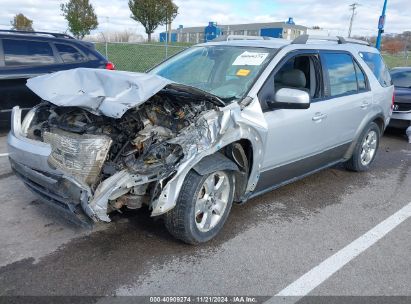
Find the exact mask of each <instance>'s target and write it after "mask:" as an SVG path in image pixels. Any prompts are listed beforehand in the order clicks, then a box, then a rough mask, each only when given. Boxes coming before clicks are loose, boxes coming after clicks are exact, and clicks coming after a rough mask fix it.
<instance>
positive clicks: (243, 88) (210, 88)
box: [150, 45, 276, 101]
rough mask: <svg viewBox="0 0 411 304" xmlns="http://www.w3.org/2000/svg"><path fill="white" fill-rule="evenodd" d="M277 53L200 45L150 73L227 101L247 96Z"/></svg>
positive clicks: (169, 60) (266, 49) (172, 58)
mask: <svg viewBox="0 0 411 304" xmlns="http://www.w3.org/2000/svg"><path fill="white" fill-rule="evenodd" d="M275 52H276V50H275V49H268V48H254V47H241V46H218V45H216V46H213V45H205V46H196V47H192V48H189V49H187V50H185V51H183V52H181V53H179V54H177V55H176V56H174V57H171V58H170V59H168V60H166V61H165V62H163V63H161V64H160V65H158V66H157V67H155V68H154V69H152V70H151V71H150V73H152V74H157V75H159V76H162V77H164V78H167V79H170V80H172V81H175V82H178V83H181V84H185V85H189V86H192V87H195V88H199V89H201V90H204V91H206V92H208V93H211V94H214V95H216V96H218V97H220V98H221V99H223V100H225V101H233V100H236V99H239V98H242V97H244V96H245V94H246V93H247V92H248V90H249V89H250V88H251V86H252V85H253V83H254V82H255V80H256V79H257V77H258V75H259V74H260V72H261V71H263V70H264V69H265V67H266V66H267V64H268V63H269V62H270V60H271V59H272V57H273V56H274V54H275Z"/></svg>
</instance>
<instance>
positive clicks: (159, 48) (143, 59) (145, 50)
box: [96, 42, 188, 72]
mask: <svg viewBox="0 0 411 304" xmlns="http://www.w3.org/2000/svg"><path fill="white" fill-rule="evenodd" d="M187 47H188V46H187V45H165V44H160V43H158V44H143V43H121V42H115V43H113V42H111V43H96V49H97V50H98V51H99V52H100V53H101V54H103V55H104V56H106V58H107V59H108V60H110V61H111V62H112V63H114V64H115V66H116V69H117V70H124V71H131V72H145V71H146V70H148V69H150V68H152V67H153V66H155V65H157V64H159V63H160V62H162V61H164V60H165V59H167V58H169V57H170V56H173V55H175V54H177V53H179V52H181V51H182V50H185V49H186V48H187Z"/></svg>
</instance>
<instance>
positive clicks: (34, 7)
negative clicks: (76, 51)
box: [0, 0, 411, 36]
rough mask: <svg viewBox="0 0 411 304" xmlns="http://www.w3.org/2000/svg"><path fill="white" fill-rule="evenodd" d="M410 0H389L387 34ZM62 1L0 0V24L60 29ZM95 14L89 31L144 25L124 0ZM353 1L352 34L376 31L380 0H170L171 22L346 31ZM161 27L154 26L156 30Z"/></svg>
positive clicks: (397, 27)
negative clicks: (22, 20)
mask: <svg viewBox="0 0 411 304" xmlns="http://www.w3.org/2000/svg"><path fill="white" fill-rule="evenodd" d="M67 1H68V0H67ZM410 1H411V0H388V9H387V18H386V27H385V32H386V33H401V32H403V31H406V30H408V31H411V3H410ZM62 2H65V0H0V5H1V6H0V7H1V10H0V28H1V29H8V28H9V27H10V26H9V24H10V20H12V18H13V16H14V15H15V14H17V13H23V14H24V15H26V16H27V17H29V18H30V19H32V20H33V21H34V23H33V27H34V29H35V30H38V31H40V30H46V31H55V32H64V31H65V30H67V22H66V21H65V19H64V17H63V16H62V15H61V11H60V3H62ZM90 2H91V3H92V5H93V6H94V8H95V12H96V14H97V16H98V19H99V27H98V28H97V29H96V30H95V31H94V33H99V32H105V31H122V30H125V29H127V30H130V31H133V32H135V33H138V34H144V28H143V27H142V26H141V25H139V24H138V23H137V22H136V21H134V20H132V19H131V18H130V10H129V8H128V0H90ZM353 2H358V3H359V4H360V6H359V7H358V9H357V15H356V16H355V20H354V25H353V35H364V36H370V35H375V34H376V31H377V30H376V28H377V23H378V17H379V15H380V14H381V10H382V5H383V0H337V1H336V0H258V1H256V0H254V1H253V0H207V1H200V0H174V3H176V4H177V5H178V6H179V15H178V16H177V18H176V19H175V21H174V23H173V28H176V27H177V26H178V25H180V24H181V25H183V26H184V27H189V26H206V25H207V24H208V22H209V21H214V22H217V24H235V23H253V22H278V21H286V20H288V17H293V18H294V21H295V23H296V24H300V25H305V26H308V27H312V26H320V27H321V28H325V29H327V30H329V32H330V34H331V35H343V36H347V33H348V27H349V20H350V16H351V12H350V10H349V5H350V4H351V3H353ZM162 30H164V27H159V28H158V29H157V30H156V32H155V33H159V32H160V31H162Z"/></svg>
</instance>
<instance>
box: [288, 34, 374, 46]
mask: <svg viewBox="0 0 411 304" xmlns="http://www.w3.org/2000/svg"><path fill="white" fill-rule="evenodd" d="M308 40H320V41H321V40H325V41H334V42H336V43H338V44H348V43H351V44H361V45H367V46H370V43H369V42H367V41H363V40H358V39H352V38H344V37H341V36H336V37H333V36H313V35H301V36H298V37H297V38H295V39H294V40H293V41H292V42H291V44H307V42H308Z"/></svg>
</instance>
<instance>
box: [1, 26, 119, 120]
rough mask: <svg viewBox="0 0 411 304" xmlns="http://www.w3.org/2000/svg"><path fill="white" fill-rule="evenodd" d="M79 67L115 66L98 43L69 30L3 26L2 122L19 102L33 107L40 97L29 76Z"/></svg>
mask: <svg viewBox="0 0 411 304" xmlns="http://www.w3.org/2000/svg"><path fill="white" fill-rule="evenodd" d="M78 67H86V68H102V69H110V70H112V69H114V65H113V64H112V63H111V62H109V61H107V59H106V58H105V57H104V56H103V55H101V54H100V53H99V52H97V51H96V49H95V47H94V44H92V43H90V42H85V41H80V40H76V39H74V38H73V37H71V36H69V35H66V34H57V33H47V32H25V31H11V30H10V31H8V30H0V126H1V127H5V126H7V125H9V122H10V112H11V109H12V108H13V107H14V106H15V105H19V106H20V107H22V108H24V109H30V108H31V107H33V106H34V105H35V104H37V103H38V102H39V101H40V98H39V97H38V96H37V95H35V94H34V93H33V92H32V91H30V90H29V89H28V88H27V87H26V80H27V79H28V78H31V77H34V76H38V75H42V74H46V73H52V72H57V71H61V70H68V69H74V68H78Z"/></svg>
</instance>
